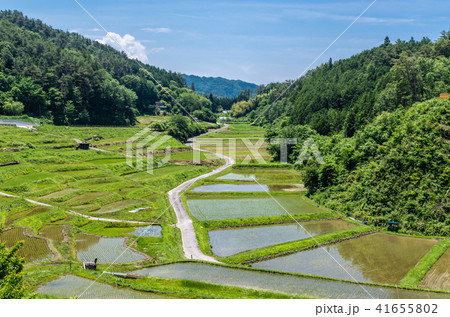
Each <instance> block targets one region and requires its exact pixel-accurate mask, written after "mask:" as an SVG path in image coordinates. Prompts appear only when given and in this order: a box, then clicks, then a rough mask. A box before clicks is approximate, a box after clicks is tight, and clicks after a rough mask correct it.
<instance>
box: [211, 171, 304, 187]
mask: <svg viewBox="0 0 450 317" xmlns="http://www.w3.org/2000/svg"><path fill="white" fill-rule="evenodd" d="M216 179H217V180H236V181H249V182H255V180H257V181H258V183H262V184H270V183H291V184H292V183H295V184H299V183H302V178H301V174H300V173H299V172H298V171H294V170H290V169H285V168H283V169H280V168H239V169H232V170H231V172H229V173H227V174H224V175H221V176H219V177H217V178H216Z"/></svg>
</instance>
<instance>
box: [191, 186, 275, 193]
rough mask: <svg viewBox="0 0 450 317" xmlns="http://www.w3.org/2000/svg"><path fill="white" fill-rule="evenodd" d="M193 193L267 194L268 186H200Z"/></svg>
mask: <svg viewBox="0 0 450 317" xmlns="http://www.w3.org/2000/svg"><path fill="white" fill-rule="evenodd" d="M192 191H193V192H267V191H269V187H268V186H267V185H258V184H214V185H205V186H199V187H196V188H193V189H192Z"/></svg>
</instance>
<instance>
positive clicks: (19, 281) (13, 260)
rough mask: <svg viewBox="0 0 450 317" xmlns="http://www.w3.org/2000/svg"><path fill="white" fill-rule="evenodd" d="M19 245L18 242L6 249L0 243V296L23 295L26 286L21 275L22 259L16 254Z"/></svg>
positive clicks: (15, 297) (12, 296) (16, 297)
mask: <svg viewBox="0 0 450 317" xmlns="http://www.w3.org/2000/svg"><path fill="white" fill-rule="evenodd" d="M0 234H1V230H0ZM21 246H22V243H21V242H19V243H17V244H16V245H15V246H13V247H12V248H10V249H9V250H8V249H7V248H6V246H5V244H4V243H0V298H5V299H20V298H24V297H25V293H26V288H25V286H24V285H23V275H22V270H23V263H24V260H23V258H21V257H20V256H18V254H17V252H18V251H19V249H20V247H21Z"/></svg>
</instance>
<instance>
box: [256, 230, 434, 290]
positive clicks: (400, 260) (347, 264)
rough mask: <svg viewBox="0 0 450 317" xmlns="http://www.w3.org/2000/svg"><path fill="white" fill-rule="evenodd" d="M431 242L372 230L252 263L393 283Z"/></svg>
mask: <svg viewBox="0 0 450 317" xmlns="http://www.w3.org/2000/svg"><path fill="white" fill-rule="evenodd" d="M435 243H436V240H433V239H419V238H411V237H404V236H397V235H391V234H385V233H376V234H371V235H368V236H364V237H360V238H356V239H351V240H346V241H343V242H340V243H336V244H332V245H328V246H324V247H321V248H318V249H312V250H307V251H303V252H298V253H295V254H291V255H288V256H284V257H279V258H275V259H271V260H267V261H262V262H259V263H254V264H253V265H252V266H253V267H257V268H262V269H269V270H275V271H282V272H295V273H304V274H312V275H318V276H326V277H333V278H339V279H344V280H356V281H359V282H373V283H381V284H392V285H396V284H398V282H400V280H401V279H402V278H403V277H404V276H405V275H406V273H408V271H409V270H410V269H412V268H413V267H414V266H415V265H416V264H417V262H419V260H420V259H421V258H422V257H423V256H424V255H425V254H426V253H427V252H428V251H429V250H430V249H431V247H432V246H433V245H434V244H435ZM331 256H332V257H333V258H334V259H335V260H334V259H333V258H332V257H331ZM336 262H338V263H339V264H338V263H336ZM344 269H345V270H344Z"/></svg>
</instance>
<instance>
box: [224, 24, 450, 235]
mask: <svg viewBox="0 0 450 317" xmlns="http://www.w3.org/2000/svg"><path fill="white" fill-rule="evenodd" d="M284 86H285V87H286V84H284ZM268 88H269V87H267V89H266V91H265V93H263V94H260V95H257V96H256V97H254V98H253V99H252V100H249V101H247V102H246V103H243V102H241V103H235V104H234V105H233V106H232V113H233V114H240V115H241V116H242V113H243V112H247V114H246V116H247V117H248V119H249V120H253V119H254V118H256V117H257V116H258V115H259V114H260V113H261V112H262V111H263V109H265V107H266V106H268V105H270V104H271V102H272V100H274V98H276V97H277V96H278V95H279V92H280V86H273V87H272V88H271V89H268ZM446 92H450V32H443V34H442V36H441V38H440V39H439V40H437V41H436V42H434V43H433V42H431V41H430V40H428V39H423V40H421V41H419V42H417V41H414V40H410V41H408V42H404V41H397V42H396V43H395V44H391V43H390V42H389V40H388V39H386V41H385V43H384V44H382V45H381V46H379V47H376V48H373V49H371V50H367V51H364V52H362V53H361V54H358V55H355V56H352V57H351V58H349V59H346V60H342V61H338V62H335V63H332V62H331V61H330V62H329V63H326V64H323V65H321V66H319V67H318V68H316V69H314V70H312V71H310V72H309V73H308V74H307V76H305V77H303V78H301V80H300V81H299V82H298V83H297V84H296V86H295V87H294V89H293V90H292V91H291V92H290V93H288V94H287V95H286V96H285V97H284V98H281V100H280V101H278V102H276V103H275V104H273V105H272V107H271V108H270V110H268V111H266V113H264V115H263V116H262V118H263V120H260V121H258V122H259V123H260V124H265V125H266V127H267V129H268V132H267V135H266V137H267V140H268V141H269V140H271V139H273V138H296V139H297V142H298V143H297V145H290V146H289V147H288V154H289V162H290V163H293V164H295V167H296V168H297V169H300V170H301V171H302V174H303V179H304V182H305V185H306V187H307V188H308V195H309V196H310V197H312V198H313V199H315V200H316V201H318V202H319V203H320V204H322V205H326V206H328V207H329V208H331V209H333V210H338V211H341V212H342V213H345V214H346V215H349V216H352V217H355V218H357V219H360V220H363V221H367V222H368V223H370V224H375V225H380V226H386V222H387V221H394V222H398V223H399V227H400V228H399V230H400V231H401V232H404V233H411V232H415V233H417V232H420V233H424V234H426V235H441V236H442V235H444V236H450V217H449V215H450V170H449V166H450V158H449V153H450V134H449V131H450V127H449V122H450V100H449V99H445V97H443V99H440V97H439V96H440V94H441V93H446ZM307 139H312V140H314V142H315V145H316V146H317V148H316V149H318V150H319V151H320V153H321V155H322V158H323V161H322V162H319V161H317V160H315V156H314V155H312V154H317V151H316V150H314V148H311V147H310V148H309V150H308V153H309V154H311V155H310V159H304V160H302V159H301V160H298V158H299V157H300V158H305V157H306V156H305V153H304V152H303V145H304V141H305V140H307ZM270 152H271V153H273V154H274V155H275V156H276V157H278V156H279V155H280V146H279V145H270ZM300 154H302V155H300Z"/></svg>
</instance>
